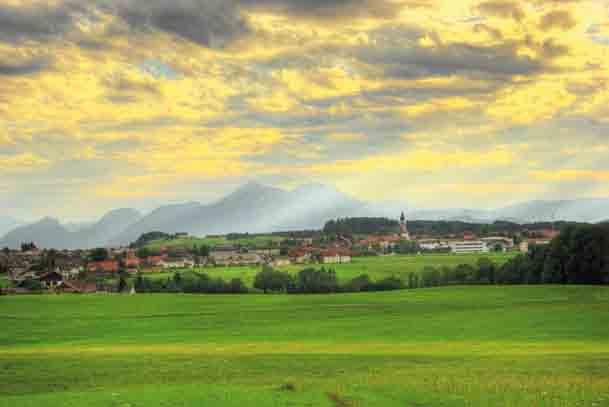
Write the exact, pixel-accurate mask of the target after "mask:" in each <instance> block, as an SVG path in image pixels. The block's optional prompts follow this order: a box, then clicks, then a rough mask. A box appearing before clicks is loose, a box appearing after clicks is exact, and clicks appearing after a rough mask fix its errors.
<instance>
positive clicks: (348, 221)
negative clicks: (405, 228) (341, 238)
mask: <svg viewBox="0 0 609 407" xmlns="http://www.w3.org/2000/svg"><path fill="white" fill-rule="evenodd" d="M399 230H400V224H399V223H398V222H397V221H395V220H391V219H387V218H344V219H336V220H330V221H328V222H326V224H325V225H324V229H323V232H324V234H326V235H374V234H391V233H397V232H398V231H399Z"/></svg>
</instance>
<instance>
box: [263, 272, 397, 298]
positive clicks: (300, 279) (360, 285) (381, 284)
mask: <svg viewBox="0 0 609 407" xmlns="http://www.w3.org/2000/svg"><path fill="white" fill-rule="evenodd" d="M254 288H256V289H258V290H262V291H264V292H265V293H269V292H283V293H288V294H328V293H339V292H360V291H388V290H399V289H402V288H406V286H405V284H404V282H403V281H401V280H399V279H397V278H393V277H390V278H387V279H384V280H381V281H378V282H373V281H372V280H371V279H370V277H369V276H367V275H361V276H359V277H356V278H354V279H353V280H351V281H348V282H347V283H346V284H344V285H340V284H339V282H338V279H337V277H336V272H335V271H334V270H333V269H328V270H326V269H325V268H324V267H322V268H321V269H320V270H315V269H313V268H307V269H304V270H302V271H300V272H299V273H298V274H297V275H295V276H293V275H291V274H289V273H286V272H282V271H277V270H274V269H273V268H271V267H268V266H265V267H264V268H263V270H262V271H261V272H260V273H258V274H256V278H255V280H254Z"/></svg>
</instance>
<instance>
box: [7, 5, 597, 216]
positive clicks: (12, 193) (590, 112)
mask: <svg viewBox="0 0 609 407" xmlns="http://www.w3.org/2000/svg"><path fill="white" fill-rule="evenodd" d="M608 158H609V1H607V0H589V1H585V0H583V1H577V0H530V1H512V0H489V1H482V2H480V1H478V0H459V1H452V0H451V1H448V0H446V1H440V0H233V1H231V0H171V1H165V0H0V196H1V197H2V199H0V210H1V211H2V212H3V213H4V214H8V215H13V216H16V217H20V218H26V219H32V218H36V217H40V216H43V215H54V216H59V217H62V218H66V219H70V220H75V219H87V218H92V217H96V216H97V215H100V214H101V213H102V212H104V211H105V210H107V209H110V208H116V207H126V206H132V207H137V208H140V209H151V208H153V207H154V206H156V205H158V204H161V203H168V202H181V201H189V200H199V201H209V200H212V199H215V198H217V197H219V196H221V195H222V194H224V193H226V192H229V191H230V190H232V189H234V188H235V187H236V186H238V185H240V184H242V183H244V182H246V181H248V180H257V181H259V182H262V183H267V184H270V185H275V186H279V187H285V188H291V187H294V186H297V185H299V184H303V183H309V182H321V183H326V184H331V185H335V186H336V187H338V188H339V189H341V190H342V191H344V192H347V193H350V194H353V195H355V196H357V197H360V198H362V199H383V200H385V199H387V200H407V201H409V202H411V203H412V204H413V205H418V206H433V207H446V206H451V207H455V206H469V207H483V208H484V207H498V206H502V205H506V204H508V203H513V202H518V201H523V200H528V199H534V198H548V199H553V198H577V197H600V196H609V159H608Z"/></svg>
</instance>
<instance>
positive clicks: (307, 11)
mask: <svg viewBox="0 0 609 407" xmlns="http://www.w3.org/2000/svg"><path fill="white" fill-rule="evenodd" d="M238 1H239V4H241V5H242V6H244V7H247V8H250V9H260V10H267V11H271V12H275V13H280V14H287V15H291V16H296V17H304V18H322V19H324V18H334V19H341V18H358V17H360V18H361V17H364V18H365V17H375V18H391V17H395V16H396V15H397V13H398V12H399V11H400V10H401V9H402V8H403V7H411V8H414V7H416V8H419V7H429V6H430V5H431V4H432V1H431V0H407V1H402V2H392V1H387V0H238Z"/></svg>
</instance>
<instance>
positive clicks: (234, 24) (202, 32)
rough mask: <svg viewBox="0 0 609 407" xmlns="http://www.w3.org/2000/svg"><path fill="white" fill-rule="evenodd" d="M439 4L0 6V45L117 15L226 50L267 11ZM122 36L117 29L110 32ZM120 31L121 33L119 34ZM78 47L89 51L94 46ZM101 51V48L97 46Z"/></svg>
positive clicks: (367, 12)
mask: <svg viewBox="0 0 609 407" xmlns="http://www.w3.org/2000/svg"><path fill="white" fill-rule="evenodd" d="M432 2H433V0H403V1H401V2H400V1H398V2H395V1H390V0H170V1H168V0H98V1H88V2H84V1H79V0H64V1H62V2H59V3H57V4H55V5H53V6H49V5H41V3H42V2H41V3H38V4H37V5H32V6H8V5H0V40H2V39H4V40H21V39H35V40H48V39H50V38H56V37H58V36H60V35H62V34H66V33H70V32H77V31H78V23H79V22H80V21H81V20H83V19H86V20H88V21H90V22H96V21H98V20H99V17H100V14H105V15H111V16H115V17H116V18H117V22H119V23H122V24H120V25H121V26H122V27H123V28H125V27H126V28H127V29H129V30H132V31H136V32H144V33H145V32H154V31H162V32H166V33H170V34H173V35H176V36H178V37H181V38H183V39H186V40H189V41H192V42H195V43H197V44H200V45H203V46H207V47H222V46H224V45H227V44H229V43H231V42H232V41H234V40H235V39H238V38H240V37H242V36H244V35H246V34H247V33H249V32H250V31H251V28H250V26H249V24H248V21H247V17H246V16H245V15H244V13H243V11H249V10H261V11H265V12H272V13H279V14H285V15H289V16H292V17H302V18H311V19H341V18H350V19H353V18H367V17H373V18H391V17H395V16H396V15H397V14H398V13H399V11H400V10H401V9H402V8H403V7H410V8H420V7H429V6H431V4H432ZM110 30H111V32H116V30H117V27H113V28H110ZM119 31H120V30H119ZM80 40H81V41H82V38H80ZM78 41H79V39H78V38H77V39H76V43H77V44H81V45H82V46H85V47H86V46H87V45H89V43H87V42H83V43H79V42H78ZM95 46H100V45H99V43H95Z"/></svg>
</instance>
